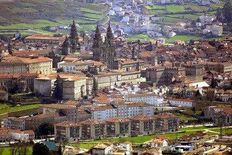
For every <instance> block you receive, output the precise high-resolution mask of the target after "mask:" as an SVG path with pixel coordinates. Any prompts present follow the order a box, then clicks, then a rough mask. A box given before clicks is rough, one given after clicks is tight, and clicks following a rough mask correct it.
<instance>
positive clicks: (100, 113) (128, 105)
mask: <svg viewBox="0 0 232 155" xmlns="http://www.w3.org/2000/svg"><path fill="white" fill-rule="evenodd" d="M90 112H91V113H92V119H97V120H106V119H108V118H114V117H119V118H126V117H133V116H137V115H148V116H152V115H154V108H153V106H152V105H149V104H146V103H133V102H122V103H111V104H110V105H103V106H93V107H92V109H90Z"/></svg>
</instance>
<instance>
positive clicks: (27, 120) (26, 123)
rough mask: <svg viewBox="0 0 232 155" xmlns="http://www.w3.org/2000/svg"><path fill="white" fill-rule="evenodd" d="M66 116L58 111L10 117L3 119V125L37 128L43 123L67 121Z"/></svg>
mask: <svg viewBox="0 0 232 155" xmlns="http://www.w3.org/2000/svg"><path fill="white" fill-rule="evenodd" d="M66 119H67V118H66V117H65V116H59V114H57V113H48V114H39V115H35V116H32V117H21V118H16V117H8V118H6V119H4V120H3V121H2V126H3V127H5V128H9V129H19V130H34V131H35V130H36V129H37V128H38V127H39V126H40V125H41V124H43V123H50V124H55V123H59V122H62V121H65V120H66Z"/></svg>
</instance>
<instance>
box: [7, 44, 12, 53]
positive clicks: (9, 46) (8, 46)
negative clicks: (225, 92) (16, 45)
mask: <svg viewBox="0 0 232 155" xmlns="http://www.w3.org/2000/svg"><path fill="white" fill-rule="evenodd" d="M7 50H8V53H9V54H10V55H12V54H13V47H12V44H11V41H9V42H8V45H7Z"/></svg>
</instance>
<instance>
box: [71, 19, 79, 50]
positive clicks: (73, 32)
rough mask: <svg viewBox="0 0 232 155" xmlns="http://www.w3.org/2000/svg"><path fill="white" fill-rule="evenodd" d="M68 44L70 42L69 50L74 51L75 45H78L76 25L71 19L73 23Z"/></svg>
mask: <svg viewBox="0 0 232 155" xmlns="http://www.w3.org/2000/svg"><path fill="white" fill-rule="evenodd" d="M69 38H70V44H71V52H72V53H74V52H76V50H77V45H78V40H79V37H78V34H77V27H76V23H75V21H74V20H73V24H72V25H71V31H70V36H69Z"/></svg>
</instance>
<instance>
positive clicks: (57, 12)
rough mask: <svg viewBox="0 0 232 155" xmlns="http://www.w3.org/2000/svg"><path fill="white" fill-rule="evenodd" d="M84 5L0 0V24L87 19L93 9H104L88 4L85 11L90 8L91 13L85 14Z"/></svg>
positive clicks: (67, 1)
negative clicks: (41, 20)
mask: <svg viewBox="0 0 232 155" xmlns="http://www.w3.org/2000/svg"><path fill="white" fill-rule="evenodd" d="M85 7H86V6H83V4H80V3H78V2H75V1H71V0H0V25H2V26H3V25H10V24H17V23H32V22H33V21H35V20H40V19H43V20H49V21H55V20H57V19H74V18H81V19H83V20H87V21H88V20H92V19H91V17H95V14H94V11H96V12H97V11H99V12H100V13H101V12H102V13H103V12H104V11H105V10H106V7H105V6H102V5H88V6H87V11H89V10H90V11H89V12H90V13H91V14H87V15H85V11H86V8H85ZM83 8H85V10H84V11H83ZM91 11H93V12H91ZM89 12H88V13H89ZM99 12H97V13H99ZM93 15H94V16H93ZM98 16H99V18H100V17H101V16H100V15H99V14H97V17H98ZM89 17H90V18H89Z"/></svg>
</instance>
